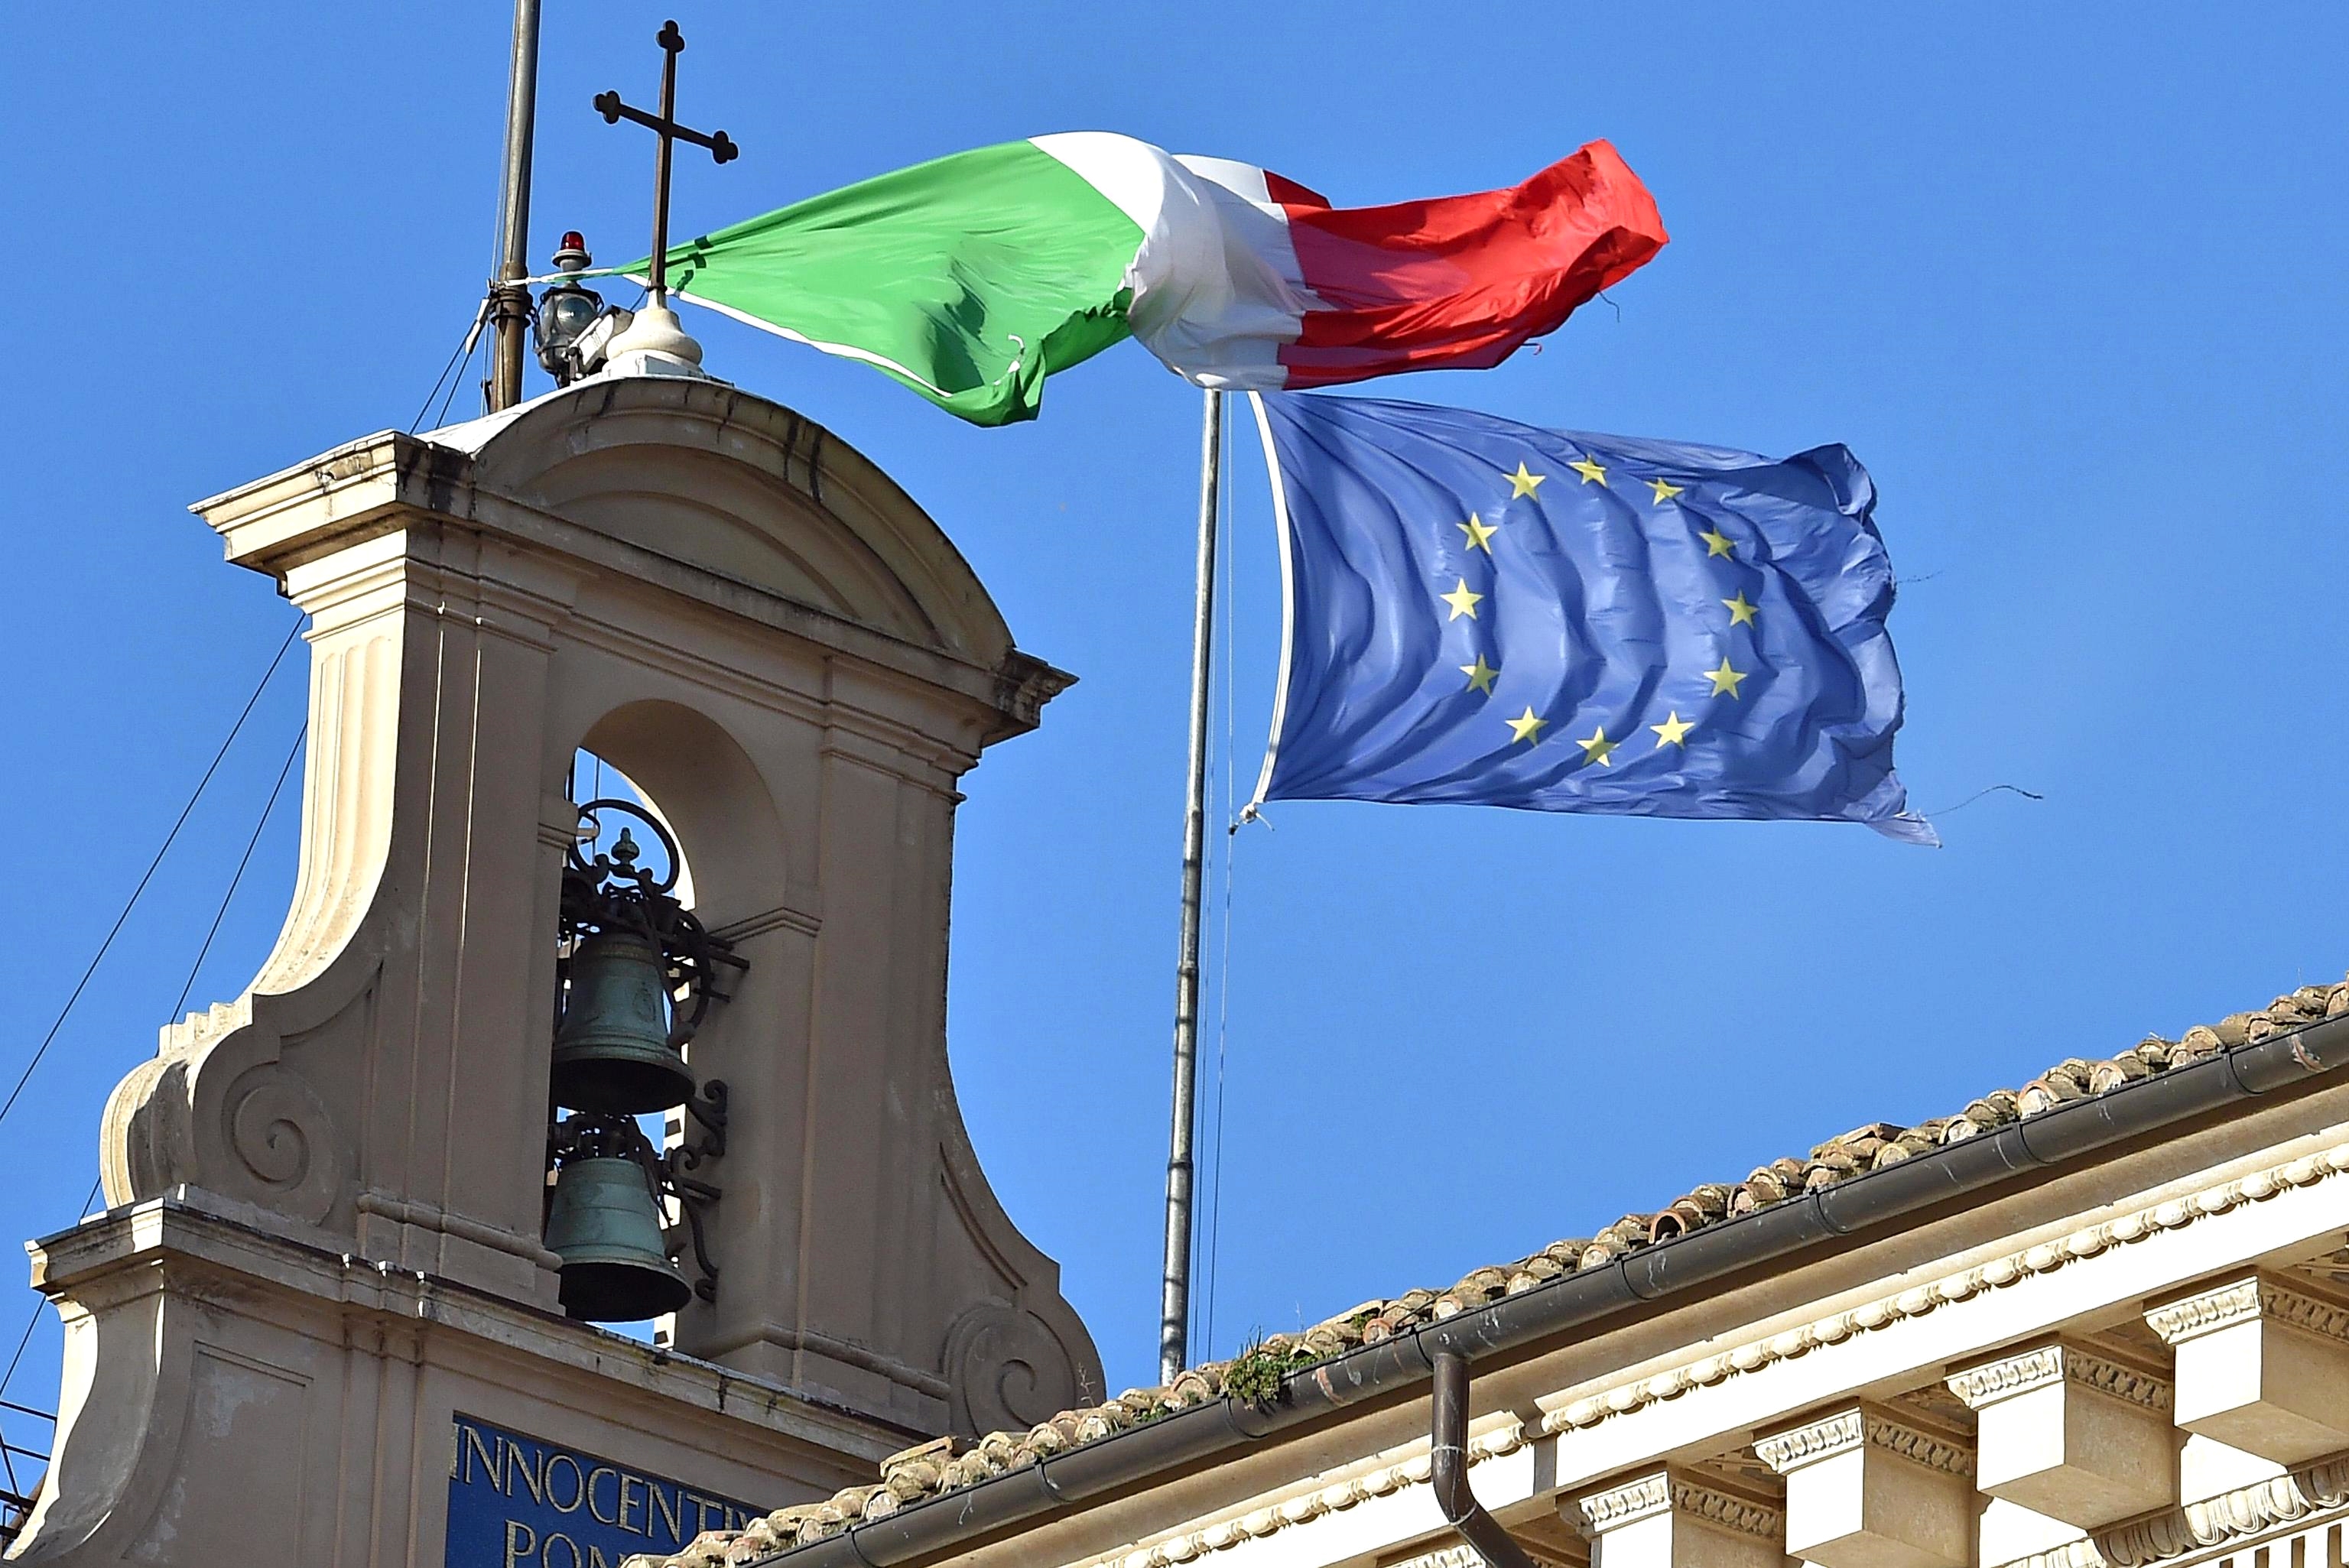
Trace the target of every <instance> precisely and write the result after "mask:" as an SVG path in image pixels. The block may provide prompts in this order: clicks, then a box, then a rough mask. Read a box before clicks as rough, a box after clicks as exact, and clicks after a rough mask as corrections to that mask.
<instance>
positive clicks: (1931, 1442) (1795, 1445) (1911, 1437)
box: [1754, 1405, 1973, 1477]
mask: <svg viewBox="0 0 2349 1568" xmlns="http://www.w3.org/2000/svg"><path fill="white" fill-rule="evenodd" d="M1863 1442H1865V1443H1866V1444H1867V1445H1868V1447H1870V1448H1876V1449H1883V1450H1884V1451H1885V1452H1887V1453H1889V1454H1896V1455H1898V1456H1899V1457H1900V1458H1901V1459H1904V1460H1908V1461H1909V1463H1911V1464H1918V1465H1923V1466H1924V1467H1925V1468H1926V1469H1928V1470H1941V1471H1944V1472H1946V1473H1948V1474H1951V1475H1962V1476H1969V1477H1971V1475H1972V1474H1973V1453H1972V1450H1971V1449H1970V1448H1968V1447H1967V1445H1966V1444H1964V1443H1963V1442H1961V1441H1960V1440H1958V1439H1955V1438H1953V1437H1951V1436H1949V1435H1947V1434H1944V1433H1940V1432H1935V1431H1930V1430H1928V1429H1925V1428H1923V1427H1920V1426H1917V1425H1914V1424H1912V1423H1910V1422H1908V1421H1903V1420H1899V1419H1897V1418H1894V1417H1892V1416H1890V1415H1889V1414H1888V1413H1886V1412H1885V1411H1884V1410H1882V1409H1881V1408H1878V1407H1876V1406H1874V1405H1860V1406H1855V1407H1853V1408H1848V1409H1843V1410H1837V1412H1836V1413H1835V1414H1833V1415H1831V1416H1827V1417H1825V1418H1821V1419H1819V1420H1816V1421H1811V1422H1808V1423H1806V1424H1805V1425H1803V1426H1799V1427H1791V1428H1789V1429H1786V1430H1785V1431H1782V1432H1773V1433H1772V1434H1770V1435H1769V1436H1768V1437H1766V1438H1763V1439H1760V1440H1758V1441H1757V1442H1755V1443H1754V1452H1755V1453H1756V1454H1758V1455H1760V1456H1761V1459H1762V1462H1763V1463H1764V1464H1766V1465H1768V1466H1769V1467H1770V1468H1771V1469H1772V1470H1776V1471H1777V1472H1778V1473H1779V1474H1781V1475H1784V1474H1785V1473H1786V1472H1787V1471H1788V1470H1799V1469H1801V1468H1802V1467H1803V1466H1805V1465H1807V1464H1811V1463H1814V1462H1816V1461H1817V1460H1823V1459H1826V1458H1827V1457H1829V1456H1830V1455H1833V1454H1839V1453H1846V1452H1848V1451H1849V1450H1851V1449H1856V1448H1857V1447H1859V1446H1860V1445H1861V1444H1862V1443H1863Z"/></svg>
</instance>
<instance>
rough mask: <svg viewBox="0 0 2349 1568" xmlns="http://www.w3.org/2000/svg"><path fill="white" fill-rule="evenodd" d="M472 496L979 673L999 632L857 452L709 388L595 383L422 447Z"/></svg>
mask: <svg viewBox="0 0 2349 1568" xmlns="http://www.w3.org/2000/svg"><path fill="white" fill-rule="evenodd" d="M425 439H427V440H429V441H430V442H431V443H432V444H433V445H435V446H438V447H442V448H450V449H456V450H458V451H461V452H465V453H467V454H469V455H470V456H471V459H472V461H471V474H470V476H469V478H470V480H471V483H472V485H473V486H474V488H475V489H476V490H480V491H482V492H486V493H489V494H492V495H496V496H501V497H503V498H506V499H508V500H512V501H515V502H519V503H521V504H523V505H524V506H527V507H529V508H532V509H533V510H535V511H543V512H547V513H550V514H553V515H554V516H556V517H559V518H562V519H564V521H569V522H572V523H574V524H577V525H580V526H583V527H585V528H589V529H593V530H595V531H597V532H600V533H605V534H608V535H610V536H612V537H614V538H617V539H621V540H624V541H626V542H628V543H630V544H634V545H636V546H638V547H639V548H642V549H645V550H648V551H652V552H656V553H657V554H661V555H665V556H667V557H670V558H671V559H674V560H678V561H682V562H687V563H688V564H690V565H693V566H697V567H699V568H701V569H703V570H704V571H708V572H711V573H717V574H719V575H720V576H723V577H726V578H729V579H731V580H733V581H735V582H739V583H745V584H748V585H749V586H750V587H753V588H757V589H760V590H762V591H764V592H766V593H773V594H776V595H778V596H780V597H781V598H784V599H788V600H791V601H792V602H793V603H800V604H804V605H807V606H809V607H810V608H812V609H816V610H820V611H823V613H825V614H831V615H836V616H840V617H842V618H843V619H846V620H851V621H855V622H858V623H861V624H864V625H867V626H870V627H873V628H874V629H875V630H878V631H882V632H885V633H887V634H890V635H892V636H895V637H898V638H902V639H904V640H905V641H907V642H912V643H916V644H919V645H924V646H927V647H931V648H936V649H938V650H940V651H942V652H946V653H949V654H953V655H957V656H958V657H961V658H965V659H968V660H971V661H973V662H975V663H978V664H979V665H985V666H988V667H992V666H994V665H997V664H998V663H999V661H1000V660H1001V659H1002V658H1003V657H1004V655H1007V654H1008V653H1009V652H1010V650H1011V646H1012V642H1011V633H1010V630H1009V627H1007V626H1006V625H1005V624H1004V623H1003V617H1002V615H1001V614H999V612H998V611H997V609H996V607H995V603H994V601H993V600H992V599H990V598H989V597H988V593H987V590H986V589H985V588H984V587H983V586H982V585H981V584H980V583H979V581H978V577H977V576H976V575H975V574H973V573H972V572H971V570H970V566H969V564H968V562H965V561H964V560H963V558H962V554H961V552H959V551H957V549H956V548H955V546H954V544H953V542H951V541H949V540H948V539H947V536H946V534H945V532H944V531H942V530H941V529H940V528H939V527H938V525H937V524H936V522H935V521H931V519H930V516H929V514H928V513H927V512H926V511H923V510H922V509H921V507H920V506H919V505H917V504H916V502H915V501H914V500H913V498H912V497H910V496H908V495H907V494H906V493H905V491H904V490H901V489H899V488H898V486H897V484H896V483H895V481H894V480H891V479H890V478H889V476H888V475H886V474H885V473H883V472H882V471H881V469H879V468H877V467H875V466H874V464H873V463H872V462H871V461H870V460H868V459H866V458H865V457H864V455H863V454H862V453H860V452H858V451H857V450H856V449H854V448H853V447H851V446H849V445H848V444H847V443H846V442H844V441H843V440H841V439H840V438H838V437H836V436H833V434H832V433H831V432H829V431H827V430H826V429H824V428H823V426H821V425H818V424H816V423H815V422H814V421H813V420H812V419H809V418H806V417H804V416H802V415H800V414H797V413H794V412H792V410H791V409H789V408H786V407H782V406H781V405H780V404H777V403H771V402H769V401H768V400H767V399H765V398H763V397H758V396H756V395H754V394H751V393H748V392H744V391H742V390H740V388H737V387H728V386H724V385H722V384H720V383H718V382H714V381H697V380H686V379H682V378H670V377H616V378H612V379H601V378H598V379H595V380H590V381H585V382H582V383H580V384H579V385H577V386H574V387H569V388H566V389H564V390H563V391H560V392H555V393H552V394H549V395H547V396H545V397H539V398H535V399H533V401H531V402H529V403H525V404H523V405H521V406H520V407H516V408H514V409H512V410H510V411H508V412H506V413H503V414H499V415H493V416H492V417H490V418H484V419H477V420H474V421H471V423H469V424H465V425H458V426H452V427H450V428H447V429H445V430H440V431H435V432H433V433H431V434H430V435H429V436H428V437H426V438H425Z"/></svg>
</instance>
